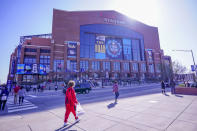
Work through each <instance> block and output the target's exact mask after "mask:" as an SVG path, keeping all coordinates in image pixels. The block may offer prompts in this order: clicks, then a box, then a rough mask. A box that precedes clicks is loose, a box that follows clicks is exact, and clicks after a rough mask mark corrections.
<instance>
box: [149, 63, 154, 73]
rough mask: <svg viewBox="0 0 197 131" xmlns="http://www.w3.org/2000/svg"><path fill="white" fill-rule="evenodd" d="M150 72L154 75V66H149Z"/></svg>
mask: <svg viewBox="0 0 197 131" xmlns="http://www.w3.org/2000/svg"><path fill="white" fill-rule="evenodd" d="M149 72H150V73H154V64H149Z"/></svg>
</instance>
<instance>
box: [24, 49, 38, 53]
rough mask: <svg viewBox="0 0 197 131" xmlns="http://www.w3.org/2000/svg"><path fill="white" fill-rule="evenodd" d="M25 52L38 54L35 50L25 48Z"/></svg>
mask: <svg viewBox="0 0 197 131" xmlns="http://www.w3.org/2000/svg"><path fill="white" fill-rule="evenodd" d="M25 52H37V50H36V49H34V48H25Z"/></svg>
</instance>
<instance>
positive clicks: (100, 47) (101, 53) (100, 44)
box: [95, 35, 106, 59]
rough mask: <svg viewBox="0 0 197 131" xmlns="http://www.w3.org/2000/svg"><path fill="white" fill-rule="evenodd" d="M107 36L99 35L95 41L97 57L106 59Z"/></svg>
mask: <svg viewBox="0 0 197 131" xmlns="http://www.w3.org/2000/svg"><path fill="white" fill-rule="evenodd" d="M105 52H106V50H105V36H101V35H97V36H96V43H95V58H96V59H105Z"/></svg>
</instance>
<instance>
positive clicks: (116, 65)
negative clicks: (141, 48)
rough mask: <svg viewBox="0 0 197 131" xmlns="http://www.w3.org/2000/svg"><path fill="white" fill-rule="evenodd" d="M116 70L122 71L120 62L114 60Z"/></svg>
mask: <svg viewBox="0 0 197 131" xmlns="http://www.w3.org/2000/svg"><path fill="white" fill-rule="evenodd" d="M114 71H120V62H114Z"/></svg>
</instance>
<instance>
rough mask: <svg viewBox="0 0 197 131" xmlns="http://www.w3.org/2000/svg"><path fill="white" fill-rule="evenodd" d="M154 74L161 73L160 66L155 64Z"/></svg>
mask: <svg viewBox="0 0 197 131" xmlns="http://www.w3.org/2000/svg"><path fill="white" fill-rule="evenodd" d="M156 72H157V73H160V72H161V64H156Z"/></svg>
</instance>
